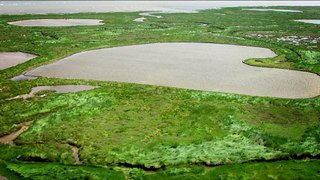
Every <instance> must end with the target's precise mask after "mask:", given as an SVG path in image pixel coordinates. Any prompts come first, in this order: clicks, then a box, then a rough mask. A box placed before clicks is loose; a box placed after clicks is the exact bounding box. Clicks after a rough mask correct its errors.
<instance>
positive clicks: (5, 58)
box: [0, 52, 37, 70]
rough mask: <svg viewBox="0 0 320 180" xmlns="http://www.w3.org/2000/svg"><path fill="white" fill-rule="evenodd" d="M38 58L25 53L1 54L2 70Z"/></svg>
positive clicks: (0, 65)
mask: <svg viewBox="0 0 320 180" xmlns="http://www.w3.org/2000/svg"><path fill="white" fill-rule="evenodd" d="M35 57H37V56H36V55H33V54H28V53H23V52H0V70H1V69H6V68H9V67H12V66H16V65H18V64H21V63H24V62H26V61H28V60H30V59H33V58H35Z"/></svg>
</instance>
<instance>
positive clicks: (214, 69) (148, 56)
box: [26, 43, 320, 98]
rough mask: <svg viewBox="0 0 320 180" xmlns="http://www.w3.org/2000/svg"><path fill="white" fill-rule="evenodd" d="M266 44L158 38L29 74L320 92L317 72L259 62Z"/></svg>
mask: <svg viewBox="0 0 320 180" xmlns="http://www.w3.org/2000/svg"><path fill="white" fill-rule="evenodd" d="M274 56H276V54H275V53H274V52H272V51H271V50H269V49H266V48H258V47H246V46H237V45H222V44H210V43H155V44H146V45H134V46H124V47H115V48H106V49H98V50H91V51H85V52H80V53H77V54H74V55H71V56H69V57H66V58H63V59H61V60H59V61H57V62H55V63H52V64H48V65H44V66H41V67H38V68H36V69H34V70H32V71H30V72H27V73H26V74H27V75H33V76H45V77H57V78H66V79H90V80H104V81H119V82H132V83H140V84H152V85H162V86H169V87H179V88H188V89H198V90H209V91H219V92H229V93H237V94H246V95H253V96H271V97H282V98H308V97H314V96H318V95H320V77H319V76H318V75H316V74H312V73H307V72H300V71H292V70H283V69H273V68H260V67H253V66H248V65H246V64H244V63H243V62H242V61H243V60H245V59H248V58H267V57H274Z"/></svg>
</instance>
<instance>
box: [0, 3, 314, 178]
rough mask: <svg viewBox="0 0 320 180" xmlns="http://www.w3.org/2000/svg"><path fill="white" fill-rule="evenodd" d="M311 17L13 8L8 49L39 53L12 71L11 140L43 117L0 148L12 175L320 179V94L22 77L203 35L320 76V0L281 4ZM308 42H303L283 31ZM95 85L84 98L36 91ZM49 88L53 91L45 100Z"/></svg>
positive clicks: (1, 116)
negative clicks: (59, 22) (91, 55)
mask: <svg viewBox="0 0 320 180" xmlns="http://www.w3.org/2000/svg"><path fill="white" fill-rule="evenodd" d="M273 8H279V9H293V10H301V11H303V13H283V12H274V11H265V12H258V11H244V10H242V9H241V8H222V9H213V10H202V11H200V12H199V13H168V14H165V13H163V14H161V13H160V14H159V15H162V16H163V18H155V17H148V18H147V20H145V21H144V22H142V23H139V22H135V21H133V20H134V19H136V18H138V17H139V12H126V13H78V14H59V15H58V14H47V15H1V16H0V32H1V33H0V44H1V45H0V51H1V52H5V51H6V52H9V51H21V52H26V53H30V54H35V55H37V56H38V57H36V58H34V59H32V60H30V61H27V62H25V63H22V64H19V65H17V66H14V67H10V68H7V69H3V70H0V137H2V136H5V135H8V134H10V133H13V132H16V131H18V130H19V129H20V126H19V124H21V123H24V122H32V123H31V125H30V127H29V128H28V129H27V130H26V131H25V132H23V133H22V134H21V135H20V136H18V137H17V138H16V139H15V140H14V143H13V144H0V176H5V177H7V178H8V179H197V178H198V179H319V178H320V160H319V157H320V97H319V96H317V97H312V98H305V99H285V98H272V97H255V96H246V95H238V94H231V93H223V92H210V91H199V90H189V89H182V88H172V87H163V86H152V85H143V84H134V83H121V82H106V81H93V80H73V79H58V78H45V77H39V78H37V79H30V80H24V81H12V80H10V78H13V77H15V76H18V75H21V74H23V73H24V72H26V71H29V70H31V69H33V68H35V67H38V66H40V65H43V64H48V63H51V62H54V61H56V60H59V59H61V58H63V57H66V56H69V55H71V54H74V53H77V52H81V51H85V50H90V49H97V48H108V47H118V46H125V45H135V44H147V43H157V42H203V43H220V44H236V45H245V46H257V47H265V48H270V49H272V50H273V51H274V52H276V53H277V54H278V56H277V57H274V58H265V59H248V60H246V61H244V63H246V64H248V65H252V66H263V67H270V68H283V69H292V70H299V71H307V72H312V73H315V74H318V75H320V41H317V43H314V41H313V40H314V39H315V38H319V35H320V25H317V24H308V23H303V22H296V21H294V20H298V19H320V7H273ZM49 18H53V19H54V18H71V19H72V18H78V19H86V18H87V19H101V20H103V22H104V24H103V25H100V26H74V27H19V26H13V25H9V24H7V22H11V21H17V20H24V19H49ZM293 36H294V38H296V39H297V38H298V39H299V38H300V39H303V38H304V39H303V41H302V40H301V41H298V42H299V43H296V42H293V43H292V41H288V38H286V39H285V40H284V38H283V37H293ZM66 84H68V85H69V84H76V85H93V86H99V87H98V88H96V89H93V90H88V91H82V92H76V93H63V94H60V93H54V92H51V91H41V92H38V93H35V95H34V97H32V98H27V99H12V100H8V98H12V97H15V96H18V95H21V94H27V93H29V92H30V91H31V88H33V87H36V86H50V85H66ZM42 95H45V96H42Z"/></svg>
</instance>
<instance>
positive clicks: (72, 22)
mask: <svg viewBox="0 0 320 180" xmlns="http://www.w3.org/2000/svg"><path fill="white" fill-rule="evenodd" d="M101 21H102V20H99V19H30V20H21V21H13V22H8V24H11V25H16V26H50V27H53V26H97V25H102V24H103V23H101Z"/></svg>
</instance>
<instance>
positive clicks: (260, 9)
mask: <svg viewBox="0 0 320 180" xmlns="http://www.w3.org/2000/svg"><path fill="white" fill-rule="evenodd" d="M242 10H245V11H275V12H299V13H301V12H302V11H299V10H290V9H262V8H250V9H249V8H246V9H242Z"/></svg>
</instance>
